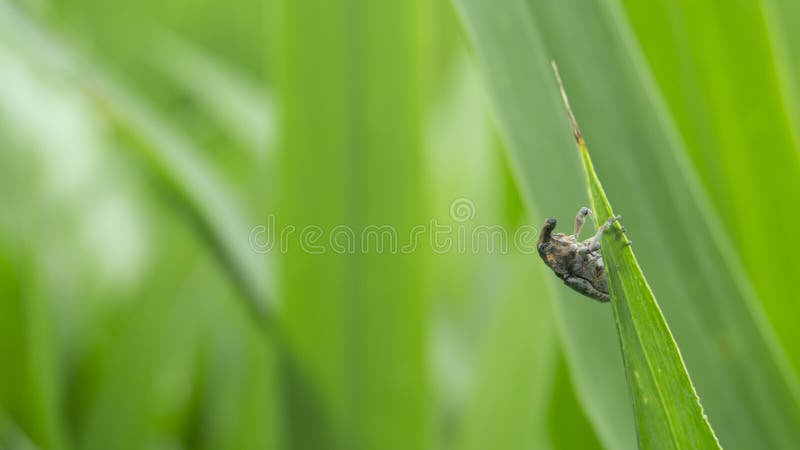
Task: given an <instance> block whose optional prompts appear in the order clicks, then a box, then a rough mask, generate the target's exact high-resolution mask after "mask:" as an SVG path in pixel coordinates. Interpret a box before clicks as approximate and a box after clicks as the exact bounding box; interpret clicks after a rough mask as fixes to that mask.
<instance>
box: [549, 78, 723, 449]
mask: <svg viewBox="0 0 800 450" xmlns="http://www.w3.org/2000/svg"><path fill="white" fill-rule="evenodd" d="M553 70H554V71H555V75H556V79H557V80H558V86H559V89H560V90H561V97H562V99H563V100H564V106H565V107H566V109H567V115H568V116H569V122H570V125H571V127H572V134H573V136H574V137H575V142H576V144H577V146H578V153H580V159H581V165H582V167H583V174H584V176H585V178H586V190H587V192H588V194H589V201H590V203H591V204H592V207H593V208H594V214H593V218H594V221H595V225H596V226H599V225H600V224H601V223H603V222H604V221H605V220H606V219H607V218H609V217H614V211H613V210H612V209H611V204H610V203H609V202H608V197H606V193H605V191H603V186H602V184H601V183H600V178H598V176H597V173H596V172H595V170H594V165H592V159H591V157H590V156H589V151H588V149H587V148H586V142H585V141H584V140H583V136H581V132H580V131H579V129H578V124H577V122H576V121H575V117H574V116H573V114H572V110H571V109H570V107H569V101H568V100H567V94H566V92H565V91H564V86H563V85H562V84H561V77H560V76H559V75H558V69H557V68H556V65H555V63H553ZM601 245H602V246H603V259H604V261H605V263H606V272H607V274H606V275H607V277H608V282H609V283H608V284H609V288H610V292H611V305H612V307H613V308H614V319H615V321H616V323H617V331H618V332H619V339H620V347H621V348H622V356H623V360H624V361H625V370H626V375H627V378H628V387H629V389H630V391H631V396H632V397H633V407H634V413H635V415H636V429H637V433H638V437H639V447H641V448H706V449H707V448H719V443H718V442H717V438H716V436H714V432H713V431H712V430H711V426H710V425H709V424H708V421H707V420H706V417H705V414H703V408H702V406H701V405H700V400H699V399H698V398H697V393H696V392H695V390H694V386H692V382H691V380H690V379H689V374H688V373H687V372H686V367H685V366H684V364H683V359H682V358H681V354H680V351H679V350H678V345H677V344H676V343H675V339H673V338H672V333H671V332H670V331H669V327H668V326H667V322H666V321H665V320H664V315H663V314H662V313H661V308H659V307H658V302H656V298H655V296H654V295H653V291H652V290H651V289H650V285H648V284H647V280H646V279H645V277H644V274H643V273H642V269H641V267H639V263H638V262H637V261H636V257H635V256H634V254H633V250H632V247H631V245H630V244H629V242H628V238H627V237H626V236H625V232H624V230H623V229H622V227H621V225H620V224H619V221H616V222H614V223H613V224H612V226H611V227H610V228H609V229H608V230H607V231H606V232H605V233H603V238H602V241H601Z"/></svg>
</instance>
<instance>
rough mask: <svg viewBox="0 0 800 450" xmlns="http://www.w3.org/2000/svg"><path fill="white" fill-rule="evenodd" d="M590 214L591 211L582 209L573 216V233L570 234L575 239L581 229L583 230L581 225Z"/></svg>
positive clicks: (585, 208)
mask: <svg viewBox="0 0 800 450" xmlns="http://www.w3.org/2000/svg"><path fill="white" fill-rule="evenodd" d="M591 213H592V210H591V209H589V208H587V207H585V206H584V207H583V208H581V209H580V210H579V211H578V215H577V216H575V231H574V232H573V233H572V234H573V236H575V239H578V234H580V232H581V228H583V223H584V222H585V221H586V216H588V215H589V214H591Z"/></svg>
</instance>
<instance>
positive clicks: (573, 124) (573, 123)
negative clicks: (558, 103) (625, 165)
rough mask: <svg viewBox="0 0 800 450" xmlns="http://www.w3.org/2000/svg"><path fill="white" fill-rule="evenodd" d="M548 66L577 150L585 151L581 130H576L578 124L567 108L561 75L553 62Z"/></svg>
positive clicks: (570, 110) (567, 102) (569, 108)
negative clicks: (559, 93) (556, 86)
mask: <svg viewBox="0 0 800 450" xmlns="http://www.w3.org/2000/svg"><path fill="white" fill-rule="evenodd" d="M550 65H551V66H552V67H553V74H555V76H556V83H558V90H559V91H560V92H561V100H562V101H563V102H564V108H565V109H566V110H567V116H568V117H569V125H570V127H571V128H572V135H573V136H574V137H575V142H576V143H577V144H578V148H579V149H581V150H583V151H586V143H585V142H584V141H583V135H582V134H581V130H580V129H579V128H578V122H577V121H576V120H575V115H574V114H572V108H571V107H570V106H569V98H567V91H566V90H565V89H564V83H563V82H562V81H561V74H559V72H558V65H557V64H556V62H555V61H550Z"/></svg>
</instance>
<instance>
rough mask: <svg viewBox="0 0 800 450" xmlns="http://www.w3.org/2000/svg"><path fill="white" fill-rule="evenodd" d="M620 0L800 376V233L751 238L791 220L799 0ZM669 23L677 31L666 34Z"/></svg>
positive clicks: (795, 184) (799, 139)
mask: <svg viewBox="0 0 800 450" xmlns="http://www.w3.org/2000/svg"><path fill="white" fill-rule="evenodd" d="M620 3H621V5H622V6H623V7H624V9H625V13H626V14H627V16H628V17H629V19H630V23H631V29H632V31H633V33H635V36H636V39H637V41H638V42H639V43H640V45H641V48H642V53H643V55H644V57H645V60H646V63H647V65H648V67H650V68H651V70H652V72H653V75H654V80H655V82H656V83H657V84H658V87H659V89H660V90H661V91H662V92H663V93H664V100H665V106H666V107H667V108H668V109H669V112H670V116H671V117H672V118H674V122H675V125H676V127H677V129H678V132H679V133H680V135H681V139H683V141H684V142H685V149H686V152H687V155H688V156H689V158H690V159H691V160H692V163H693V165H694V167H696V168H697V172H698V175H699V176H700V181H701V182H702V183H703V186H704V188H705V190H706V191H707V192H708V194H709V198H710V200H711V202H712V204H713V206H714V207H715V208H716V210H717V211H718V212H719V216H720V218H721V219H722V222H721V223H720V227H721V228H724V229H725V232H726V234H727V235H728V236H730V237H731V238H732V241H733V243H734V244H735V249H736V251H737V252H738V253H739V254H740V255H741V260H742V262H743V266H744V269H745V270H746V271H747V275H748V277H749V278H750V280H752V283H753V287H754V289H755V291H756V292H757V294H758V296H759V299H760V300H761V304H762V305H763V307H764V311H765V312H766V315H767V318H768V319H769V322H770V324H771V325H772V327H773V328H774V329H775V332H776V335H777V337H778V339H779V341H778V342H779V343H780V344H782V348H783V349H784V350H785V351H786V353H787V354H788V356H789V358H788V360H789V362H790V363H792V364H793V366H794V370H795V376H797V375H800V346H798V345H796V343H797V342H800V327H798V326H797V324H796V317H797V315H798V314H800V305H798V304H797V303H796V302H787V301H786V299H787V298H793V297H794V296H795V295H796V294H795V291H796V287H795V285H794V283H793V281H792V280H794V279H795V278H796V276H797V264H796V263H795V255H796V254H797V253H798V252H800V240H797V239H785V240H782V242H781V244H780V246H774V245H764V243H763V242H760V241H759V240H758V239H753V238H752V237H753V231H754V230H761V229H765V231H766V230H768V231H766V232H768V233H769V234H770V235H773V236H791V235H793V234H794V233H795V232H796V230H797V223H798V221H800V210H799V209H797V208H791V207H788V206H787V205H790V204H793V203H794V202H795V199H797V198H798V197H800V152H798V150H799V149H800V121H798V119H800V117H799V116H798V114H797V112H798V109H797V108H798V107H800V96H799V95H798V94H800V90H798V88H800V83H798V81H800V78H798V74H799V73H800V72H798V68H800V66H798V62H800V58H797V56H796V55H797V54H798V50H800V45H798V44H800V39H799V38H800V33H799V32H800V28H798V27H797V26H796V24H797V23H798V20H800V3H799V2H796V1H773V0H764V1H762V0H743V1H741V2H735V3H730V4H728V5H726V7H725V8H719V7H718V5H715V4H714V3H713V2H707V1H702V2H691V3H685V2H674V1H670V0H657V1H653V2H647V4H645V3H644V2H640V1H635V0H630V1H629V0H623V1H621V2H620ZM678 24H680V25H678ZM676 25H677V26H679V27H680V30H681V32H680V34H679V36H677V35H676V38H674V39H664V36H667V35H670V34H673V33H674V31H673V30H675V29H676ZM762 149H764V150H762ZM766 149H769V150H768V151H767V150H766ZM765 153H766V155H768V157H765Z"/></svg>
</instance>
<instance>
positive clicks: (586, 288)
mask: <svg viewBox="0 0 800 450" xmlns="http://www.w3.org/2000/svg"><path fill="white" fill-rule="evenodd" d="M564 284H566V285H567V286H569V287H571V288H572V289H574V290H576V291H578V292H580V293H581V294H583V295H585V296H587V297H590V298H593V299H595V300H598V301H601V302H607V301H608V300H609V296H608V294H607V293H605V292H601V291H599V290H598V289H597V288H595V287H594V286H592V284H591V283H589V282H588V281H586V280H584V279H583V278H581V277H576V276H568V277H565V278H564Z"/></svg>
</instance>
